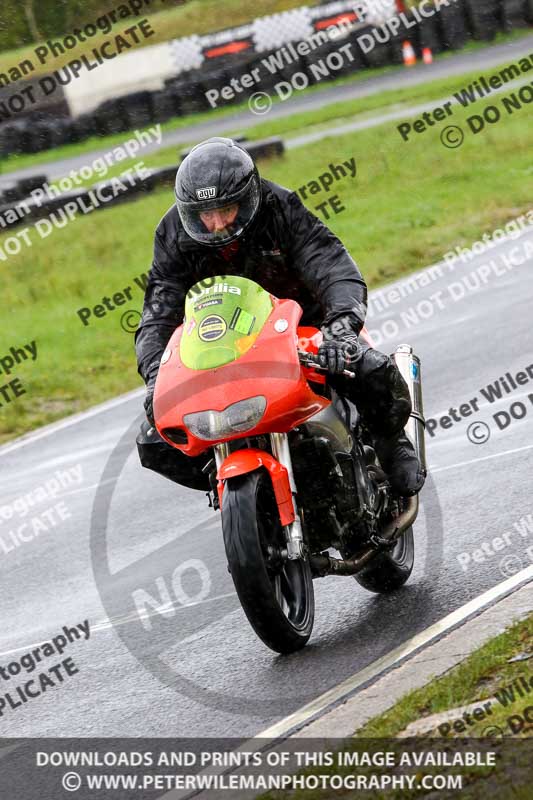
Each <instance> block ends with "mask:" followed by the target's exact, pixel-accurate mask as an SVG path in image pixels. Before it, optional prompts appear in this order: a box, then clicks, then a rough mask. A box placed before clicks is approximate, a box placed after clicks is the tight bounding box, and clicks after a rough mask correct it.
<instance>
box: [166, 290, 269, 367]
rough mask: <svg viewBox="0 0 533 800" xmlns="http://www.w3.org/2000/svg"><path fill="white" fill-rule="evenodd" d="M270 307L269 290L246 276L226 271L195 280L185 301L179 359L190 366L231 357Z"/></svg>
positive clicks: (244, 347) (249, 340)
mask: <svg viewBox="0 0 533 800" xmlns="http://www.w3.org/2000/svg"><path fill="white" fill-rule="evenodd" d="M211 281H212V283H211ZM271 311H272V300H271V298H270V295H269V293H268V292H266V291H265V290H264V289H262V288H261V286H259V285H258V284H257V283H254V281H251V280H249V279H248V278H241V277H238V276H236V275H229V276H222V277H215V278H209V279H207V280H205V279H204V280H203V281H200V282H199V283H196V284H195V285H194V286H192V287H191V289H190V290H189V292H188V293H187V299H186V302H185V319H184V322H183V333H182V336H181V343H180V357H181V361H182V362H183V364H185V366H186V367H189V368H190V369H212V368H213V367H221V366H223V365H224V364H229V363H230V362H231V361H235V360H236V359H238V358H239V357H240V356H242V355H244V353H246V352H247V351H248V350H249V349H250V347H251V346H252V345H253V343H254V342H255V340H256V339H257V337H258V335H259V333H260V332H261V330H262V328H263V325H264V324H265V322H266V320H267V318H268V316H269V315H270V312H271Z"/></svg>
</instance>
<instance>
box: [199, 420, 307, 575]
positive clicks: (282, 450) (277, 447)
mask: <svg viewBox="0 0 533 800" xmlns="http://www.w3.org/2000/svg"><path fill="white" fill-rule="evenodd" d="M270 444H271V447H272V455H273V457H274V458H275V459H276V460H277V461H278V462H279V464H281V466H282V467H285V469H286V470H287V476H288V479H289V485H290V491H291V495H292V503H293V507H294V520H293V522H290V523H289V524H288V525H284V526H283V531H284V534H285V541H286V543H287V558H288V559H290V560H291V561H293V560H295V559H298V558H305V556H306V549H305V545H304V537H303V531H302V523H301V520H300V515H299V513H298V504H297V502H296V495H297V491H296V483H295V480H294V472H293V469H292V458H291V451H290V447H289V440H288V436H287V434H286V433H271V434H270ZM213 449H214V451H215V461H216V465H217V472H218V471H220V469H221V467H222V464H223V463H224V461H225V460H226V458H227V457H228V456H229V454H230V450H229V445H228V444H227V442H224V443H222V444H217V445H215V446H214V448H213Z"/></svg>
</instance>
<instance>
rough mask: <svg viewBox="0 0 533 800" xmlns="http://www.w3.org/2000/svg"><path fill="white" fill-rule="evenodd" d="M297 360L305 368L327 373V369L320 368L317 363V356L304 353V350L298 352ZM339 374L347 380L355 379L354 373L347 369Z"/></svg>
mask: <svg viewBox="0 0 533 800" xmlns="http://www.w3.org/2000/svg"><path fill="white" fill-rule="evenodd" d="M298 358H299V360H300V364H303V365H304V366H305V367H312V368H313V369H316V370H318V371H319V372H328V369H327V367H323V366H321V365H320V363H319V361H318V356H315V355H313V353H306V352H305V351H304V350H298ZM339 374H340V375H345V376H346V377H347V378H355V372H351V371H350V370H349V369H345V370H343V371H342V372H340V373H339Z"/></svg>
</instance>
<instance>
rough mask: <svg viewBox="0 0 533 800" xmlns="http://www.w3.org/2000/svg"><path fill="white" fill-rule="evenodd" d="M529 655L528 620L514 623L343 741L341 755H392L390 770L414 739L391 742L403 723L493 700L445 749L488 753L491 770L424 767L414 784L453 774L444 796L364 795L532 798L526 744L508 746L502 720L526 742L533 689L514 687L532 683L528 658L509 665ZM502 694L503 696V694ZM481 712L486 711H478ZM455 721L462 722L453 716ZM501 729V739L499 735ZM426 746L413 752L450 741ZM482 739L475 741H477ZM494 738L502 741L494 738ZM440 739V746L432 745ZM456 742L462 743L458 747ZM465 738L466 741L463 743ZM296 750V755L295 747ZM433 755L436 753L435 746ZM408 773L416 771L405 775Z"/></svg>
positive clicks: (532, 730) (282, 798) (276, 798)
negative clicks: (492, 757)
mask: <svg viewBox="0 0 533 800" xmlns="http://www.w3.org/2000/svg"><path fill="white" fill-rule="evenodd" d="M524 655H529V656H532V657H533V615H530V616H528V617H527V618H526V619H524V620H522V621H520V622H517V623H516V624H515V625H513V626H512V627H510V628H509V629H508V630H506V631H505V632H504V633H502V634H501V635H500V636H497V637H496V638H494V639H491V640H490V641H488V642H487V643H486V644H485V645H483V646H482V647H481V648H480V649H479V650H476V651H475V652H474V653H472V654H471V655H470V656H469V657H468V658H467V659H465V661H463V662H462V663H461V664H458V665H457V666H455V667H454V668H453V669H452V670H450V671H449V672H448V673H446V674H445V675H444V676H442V677H440V678H438V679H437V680H434V681H433V682H431V683H430V684H428V685H427V686H425V687H423V688H421V689H418V690H416V691H414V692H411V693H409V694H408V695H406V696H405V697H404V698H403V699H402V700H400V701H399V702H398V703H397V704H396V705H395V706H393V707H392V708H391V709H390V710H389V711H387V712H386V713H384V714H382V715H380V716H378V717H376V718H375V719H373V720H370V721H369V722H368V723H367V724H366V725H365V726H364V727H363V728H361V729H359V730H358V731H356V733H355V734H354V737H353V738H352V739H349V740H346V742H345V743H344V745H343V747H342V750H343V751H345V752H351V753H360V754H363V753H372V752H376V751H378V752H379V751H381V752H383V751H386V752H392V753H394V754H395V756H396V764H398V763H400V759H401V754H402V752H406V751H407V752H412V751H413V749H414V740H413V739H409V740H403V741H402V740H399V739H397V738H395V737H397V735H398V734H399V733H400V732H401V731H403V730H404V729H405V728H406V726H407V725H408V724H409V723H410V722H414V721H415V720H418V719H420V718H421V717H426V716H429V715H431V714H435V713H437V712H442V711H448V710H451V709H454V708H458V707H460V706H465V705H469V704H471V703H476V704H478V703H479V706H477V707H480V708H482V709H483V708H485V703H486V702H487V699H488V698H490V697H493V696H496V698H500V699H496V700H493V702H492V704H491V712H490V713H487V716H486V718H485V719H484V720H483V721H477V722H475V723H474V724H472V725H469V726H467V725H466V723H464V725H465V727H468V730H467V732H464V731H461V732H459V731H457V732H456V733H455V734H454V737H455V738H456V739H457V741H456V742H455V743H454V745H450V746H448V747H447V748H446V749H447V752H448V753H454V752H463V753H464V752H465V750H470V751H474V752H483V750H484V749H488V750H491V751H494V752H496V753H497V759H496V766H494V767H489V768H487V767H478V766H474V767H464V766H461V767H459V768H444V769H443V768H437V769H436V770H431V769H428V768H427V767H426V768H423V769H420V770H418V773H417V775H416V777H417V778H418V780H420V778H421V773H422V772H423V773H425V774H431V773H432V772H433V774H435V773H436V772H437V773H439V774H440V775H444V776H448V775H453V774H458V773H460V774H461V775H462V778H463V788H462V789H461V790H460V791H457V788H455V789H453V790H452V791H450V790H449V789H447V788H444V789H443V790H442V791H438V792H434V789H433V788H427V789H426V788H425V787H423V786H420V785H416V786H415V787H413V788H412V789H409V788H406V787H402V788H401V789H391V790H388V791H387V792H383V791H380V790H377V791H375V792H372V793H371V794H369V793H368V792H366V793H365V795H366V796H370V797H372V798H373V800H382V799H384V798H387V799H388V800H396V798H402V799H403V800H410V799H411V798H414V797H424V796H429V797H437V796H438V797H439V798H441V800H451V798H454V797H457V796H460V797H461V798H464V799H465V800H474V799H478V798H479V800H481V799H482V798H485V797H487V796H493V797H498V798H503V799H504V800H511V798H512V800H526V799H527V798H530V797H531V771H532V768H531V762H530V756H531V747H530V746H529V745H526V743H525V742H522V743H517V742H516V739H514V740H512V739H511V740H510V739H508V738H507V737H509V736H511V735H512V733H513V729H512V728H510V727H509V723H508V720H509V719H511V718H512V719H513V720H514V723H513V724H514V728H515V735H516V734H517V735H518V736H520V738H522V739H523V738H530V737H531V736H533V725H532V724H531V723H528V722H526V721H525V719H524V711H525V708H526V707H529V708H530V711H533V686H532V688H531V694H529V696H528V694H527V692H525V690H523V694H522V696H521V695H520V694H519V693H518V691H517V690H516V686H517V685H520V686H523V684H522V683H520V681H523V682H528V683H529V682H530V681H531V680H532V678H533V675H532V672H531V664H532V659H531V658H530V659H528V660H518V661H511V659H513V658H516V657H517V656H524ZM513 686H514V692H513V694H514V695H515V698H514V700H511V699H510V698H511V689H510V688H509V687H513ZM504 692H505V694H504ZM485 711H486V709H485ZM519 718H520V719H522V720H523V723H524V724H523V726H522V730H521V731H517V728H518V724H519V723H518V719H519ZM457 719H463V718H462V716H461V714H460V713H458V714H457ZM500 728H501V734H499V733H498V729H500ZM430 736H431V737H432V739H426V740H420V741H417V742H416V748H417V749H418V752H420V751H421V750H422V751H424V752H428V751H429V752H435V751H436V750H437V748H438V746H440V745H444V747H446V742H447V741H448V740H449V739H450V738H454V737H452V736H448V737H447V738H443V737H440V736H439V733H438V732H437V731H433V732H432V733H431V734H430ZM481 736H485V737H489V738H488V739H485V741H483V740H477V741H476V738H477V737H481ZM500 736H501V738H500ZM435 737H439V741H438V742H437V741H435ZM458 737H462V741H459V740H458ZM465 738H466V741H465ZM302 749H303V748H302ZM439 749H441V748H440V747H439ZM409 771H410V772H411V773H415V772H416V770H415V769H411V770H408V772H409ZM354 772H355V770H354V769H353V767H349V768H345V767H337V766H335V767H329V768H324V767H322V768H320V770H317V769H309V770H306V772H305V773H300V774H306V775H316V774H317V773H321V774H325V773H329V774H337V775H339V774H340V775H343V774H344V775H350V774H353V773H354ZM385 772H386V773H388V774H390V772H392V773H393V774H395V773H397V774H401V771H399V770H398V769H397V768H392V770H385V769H383V768H382V769H380V768H376V767H370V769H365V768H358V769H357V774H376V773H377V774H383V773H385ZM359 796H360V793H358V792H356V791H352V790H347V791H343V792H342V797H343V798H344V799H345V800H352V799H353V800H355V798H356V797H359ZM261 797H262V800H287V798H290V799H291V800H303V798H305V800H329V798H330V797H331V793H329V794H328V790H326V791H322V790H321V789H320V790H310V791H309V790H302V791H299V790H298V791H291V792H270V793H268V794H264V795H262V796H261Z"/></svg>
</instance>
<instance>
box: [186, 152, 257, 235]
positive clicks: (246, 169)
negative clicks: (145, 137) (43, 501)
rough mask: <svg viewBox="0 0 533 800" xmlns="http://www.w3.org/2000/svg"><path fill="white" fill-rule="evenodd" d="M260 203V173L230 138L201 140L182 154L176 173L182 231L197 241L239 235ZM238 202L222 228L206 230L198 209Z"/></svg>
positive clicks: (247, 225) (249, 222)
mask: <svg viewBox="0 0 533 800" xmlns="http://www.w3.org/2000/svg"><path fill="white" fill-rule="evenodd" d="M260 203H261V183H260V180H259V173H258V171H257V167H256V166H255V164H254V162H253V160H252V158H251V156H250V155H249V154H248V153H247V152H246V150H243V148H242V147H239V145H238V144H236V143H235V142H234V141H233V140H232V139H223V138H220V137H214V138H212V139H207V140H206V141H205V142H200V144H197V145H196V147H193V149H192V150H191V152H190V153H189V154H188V155H187V156H186V157H185V158H184V160H183V161H182V163H181V165H180V168H179V169H178V174H177V175H176V205H177V207H178V214H179V215H180V219H181V222H182V224H183V227H184V228H185V231H186V232H187V233H188V234H189V236H190V237H191V238H192V239H194V240H195V241H196V242H199V243H200V244H205V245H211V246H219V245H226V244H229V242H233V241H235V239H238V238H239V237H240V236H242V234H243V233H244V231H245V230H246V229H247V228H248V227H249V226H250V224H251V223H252V221H253V219H254V218H255V216H256V214H257V211H258V209H259V205H260ZM233 204H235V205H238V211H237V216H236V217H235V219H234V220H232V222H231V224H228V226H227V227H226V228H225V229H224V230H223V231H220V230H218V231H213V232H211V233H210V232H209V230H208V229H207V227H206V225H205V224H204V223H203V222H202V220H201V218H200V213H201V212H207V211H213V210H215V209H220V208H224V207H226V206H230V205H233Z"/></svg>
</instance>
